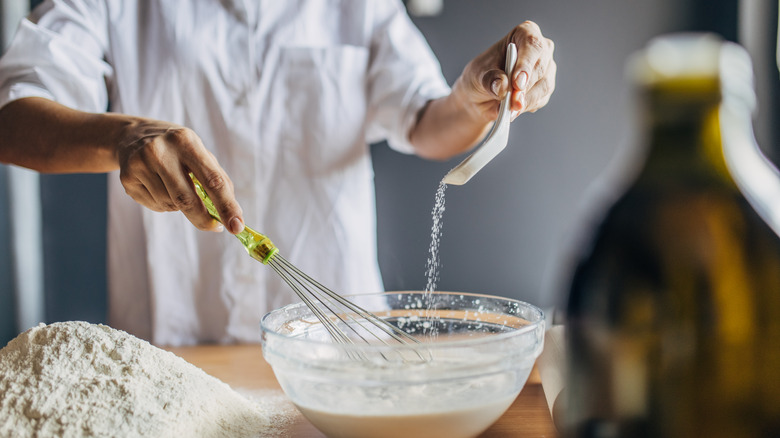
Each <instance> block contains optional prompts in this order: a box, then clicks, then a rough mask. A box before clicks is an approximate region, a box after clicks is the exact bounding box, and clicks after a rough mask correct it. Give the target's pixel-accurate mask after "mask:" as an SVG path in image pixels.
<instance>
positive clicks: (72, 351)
mask: <svg viewBox="0 0 780 438" xmlns="http://www.w3.org/2000/svg"><path fill="white" fill-rule="evenodd" d="M260 398H261V397H256V399H252V397H249V398H247V397H244V396H242V395H241V394H239V393H238V392H236V391H234V390H232V389H231V388H230V387H229V386H228V385H227V384H225V383H223V382H221V381H220V380H218V379H216V378H214V377H211V376H209V375H208V374H206V373H205V372H204V371H202V370H201V369H199V368H197V367H195V366H194V365H191V364H189V363H188V362H186V361H185V360H183V359H181V358H179V357H178V356H176V355H174V354H173V353H170V352H167V351H165V350H162V349H160V348H157V347H154V346H152V345H151V344H149V343H148V342H146V341H143V340H141V339H138V338H136V337H133V336H131V335H129V334H127V333H125V332H122V331H118V330H114V329H112V328H109V327H107V326H103V325H93V324H89V323H85V322H65V323H56V324H51V325H48V326H45V325H43V324H41V325H39V326H38V327H35V328H32V329H30V330H28V331H26V332H24V333H22V334H20V335H19V336H18V337H17V338H16V339H14V340H12V341H11V342H9V343H8V345H7V346H6V347H5V348H3V349H2V350H0V437H3V438H5V437H33V436H36V437H37V436H62V437H86V436H97V437H131V436H149V437H204V438H210V437H274V436H278V435H279V429H278V428H276V427H277V426H278V425H279V424H278V423H279V422H280V421H281V422H284V421H285V415H286V414H285V413H284V412H283V411H279V410H278V409H276V411H275V410H274V409H275V408H274V406H275V405H274V404H272V403H262V402H261V400H260ZM281 409H283V410H284V409H285V408H284V407H282V408H281Z"/></svg>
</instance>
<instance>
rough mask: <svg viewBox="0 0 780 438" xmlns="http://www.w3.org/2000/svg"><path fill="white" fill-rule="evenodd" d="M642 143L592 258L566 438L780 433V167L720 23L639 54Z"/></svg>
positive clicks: (578, 310)
mask: <svg viewBox="0 0 780 438" xmlns="http://www.w3.org/2000/svg"><path fill="white" fill-rule="evenodd" d="M628 71H629V73H630V74H629V78H630V80H631V81H632V83H633V85H634V88H635V90H636V92H637V98H638V102H639V103H640V115H641V124H642V126H643V131H642V132H641V136H640V137H639V138H641V141H642V142H643V145H642V146H643V147H644V151H645V155H644V159H643V161H642V164H641V165H640V166H639V167H638V168H637V172H636V174H635V175H634V178H633V180H632V181H631V183H630V185H629V186H628V187H627V189H626V190H625V191H624V192H623V193H622V195H621V196H620V197H619V198H617V200H616V202H614V203H613V204H612V205H611V206H610V208H609V209H608V210H607V211H606V213H605V214H604V216H602V217H601V219H600V220H599V221H597V222H598V226H597V227H594V228H593V229H590V230H589V235H590V236H592V237H591V238H590V239H588V240H587V246H586V247H584V248H582V252H581V253H580V254H579V257H580V258H579V259H578V264H577V267H576V269H575V271H574V275H573V278H572V281H571V286H570V290H569V296H568V306H567V318H568V319H567V328H566V332H567V357H568V381H567V384H566V390H565V393H564V394H565V397H566V398H565V406H566V411H565V412H566V418H565V419H564V423H565V425H566V431H565V433H564V436H567V437H652V438H658V437H708V438H715V437H729V438H739V437H780V239H779V238H778V236H777V234H776V231H777V230H780V226H778V225H780V220H778V218H780V179H778V173H777V171H776V170H775V168H774V167H773V166H772V165H771V164H770V163H769V162H768V161H767V160H766V159H765V158H764V156H763V155H762V154H761V152H760V150H759V148H758V146H757V145H756V143H755V140H754V137H753V132H752V127H751V123H752V111H753V109H754V107H755V95H754V92H753V86H752V67H751V63H750V58H749V56H748V55H747V53H746V52H745V51H744V50H743V49H742V48H741V47H739V46H737V45H735V44H733V43H727V42H723V41H721V40H720V39H718V38H717V37H715V36H713V35H708V34H687V35H670V36H665V37H661V38H657V39H655V40H653V41H651V42H650V43H649V44H648V46H647V47H646V48H645V49H644V50H642V51H640V52H639V53H638V54H636V55H635V57H634V58H632V60H631V62H630V63H629V70H628Z"/></svg>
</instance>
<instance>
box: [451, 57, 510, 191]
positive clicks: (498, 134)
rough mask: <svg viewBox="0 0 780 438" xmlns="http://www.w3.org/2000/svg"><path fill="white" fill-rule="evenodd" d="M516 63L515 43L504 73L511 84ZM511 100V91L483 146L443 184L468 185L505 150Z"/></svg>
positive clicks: (456, 167) (467, 158) (455, 168)
mask: <svg viewBox="0 0 780 438" xmlns="http://www.w3.org/2000/svg"><path fill="white" fill-rule="evenodd" d="M515 62H517V46H515V43H509V46H507V48H506V65H505V66H504V71H505V72H506V74H507V76H509V81H510V83H511V81H512V70H514V68H515ZM511 99H512V91H511V90H510V91H509V92H507V93H506V96H504V100H502V101H501V106H499V107H498V118H497V119H496V121H495V122H494V123H493V128H491V129H490V133H489V134H488V135H487V137H485V139H484V140H483V141H482V144H480V145H479V146H478V147H477V150H475V151H474V152H473V153H472V154H471V155H469V156H468V157H466V159H465V160H463V161H462V162H461V163H460V164H458V165H457V166H455V167H454V168H453V169H452V170H450V171H449V173H447V175H445V176H444V179H442V182H444V183H445V184H454V185H458V186H460V185H463V184H466V182H468V180H470V179H471V177H472V176H474V175H476V174H477V172H479V170H480V169H482V168H483V167H484V166H485V165H486V164H487V163H488V162H490V160H492V159H493V158H494V157H495V156H496V155H498V153H499V152H501V151H502V150H504V148H505V147H506V143H507V141H509V122H511V119H512V117H511V111H509V108H511V106H512V102H511Z"/></svg>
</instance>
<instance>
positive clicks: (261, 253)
mask: <svg viewBox="0 0 780 438" xmlns="http://www.w3.org/2000/svg"><path fill="white" fill-rule="evenodd" d="M190 178H191V179H192V182H193V183H194V184H195V192H197V194H198V196H199V197H200V199H201V200H202V201H203V204H204V205H205V206H206V210H208V212H209V214H210V215H211V217H213V218H214V219H216V220H217V221H219V222H220V223H222V219H220V217H219V213H217V207H216V206H215V205H214V202H212V201H211V198H209V195H208V194H206V190H204V189H203V185H202V184H201V183H200V181H198V179H197V178H195V175H193V174H192V172H190ZM236 237H237V238H238V240H240V241H241V244H242V245H244V248H245V249H246V251H247V252H248V253H249V255H250V256H252V258H254V259H255V260H257V261H259V262H261V263H263V264H264V265H267V264H268V262H269V261H271V259H272V258H273V256H274V255H276V253H277V252H279V249H278V248H276V246H275V245H274V244H273V242H271V239H269V238H268V236H266V235H265V234H261V233H258V232H257V231H255V230H253V229H251V228H249V227H244V231H242V232H240V233H238V234H236Z"/></svg>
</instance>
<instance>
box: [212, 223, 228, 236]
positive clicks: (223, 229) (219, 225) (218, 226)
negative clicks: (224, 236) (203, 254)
mask: <svg viewBox="0 0 780 438" xmlns="http://www.w3.org/2000/svg"><path fill="white" fill-rule="evenodd" d="M214 231H215V232H217V233H221V232H223V231H225V226H224V225H222V224H221V223H219V222H217V226H215V227H214Z"/></svg>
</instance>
